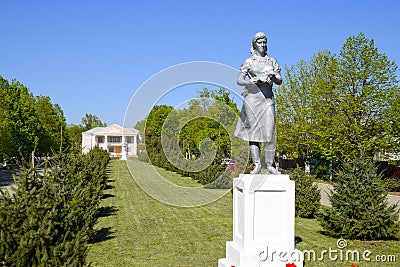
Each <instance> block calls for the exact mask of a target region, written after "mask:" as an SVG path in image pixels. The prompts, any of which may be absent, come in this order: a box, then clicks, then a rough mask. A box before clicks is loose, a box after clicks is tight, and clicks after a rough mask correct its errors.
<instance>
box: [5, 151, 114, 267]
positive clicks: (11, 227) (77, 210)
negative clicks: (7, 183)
mask: <svg viewBox="0 0 400 267" xmlns="http://www.w3.org/2000/svg"><path fill="white" fill-rule="evenodd" d="M108 161H109V157H108V154H107V152H106V151H104V150H102V149H99V148H95V149H92V150H91V151H90V152H89V153H88V154H86V155H82V154H81V152H80V151H76V152H71V153H67V154H60V155H57V156H55V157H53V159H52V161H51V163H49V162H46V163H44V166H43V167H44V173H43V174H41V175H39V174H38V172H37V169H35V168H26V169H22V170H21V172H20V174H19V175H18V176H16V177H15V180H16V185H17V186H16V188H15V193H14V194H13V195H10V194H8V193H7V192H3V193H2V196H1V200H0V235H1V239H0V265H1V266H84V265H85V264H86V262H85V259H86V254H87V249H88V242H89V241H90V239H91V238H92V237H93V236H94V234H95V230H94V226H95V224H96V221H97V218H98V208H99V203H100V200H101V197H102V194H103V190H104V189H105V187H106V182H107V164H108Z"/></svg>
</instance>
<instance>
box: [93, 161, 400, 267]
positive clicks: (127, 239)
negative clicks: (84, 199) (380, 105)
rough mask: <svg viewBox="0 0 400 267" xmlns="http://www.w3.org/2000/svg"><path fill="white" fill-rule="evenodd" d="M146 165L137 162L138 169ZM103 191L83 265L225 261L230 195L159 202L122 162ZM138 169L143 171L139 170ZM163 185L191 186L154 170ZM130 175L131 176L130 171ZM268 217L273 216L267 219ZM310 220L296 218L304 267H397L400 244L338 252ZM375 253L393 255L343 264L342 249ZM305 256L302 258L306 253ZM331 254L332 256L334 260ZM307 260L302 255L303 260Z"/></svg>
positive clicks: (354, 245) (356, 244) (353, 244)
mask: <svg viewBox="0 0 400 267" xmlns="http://www.w3.org/2000/svg"><path fill="white" fill-rule="evenodd" d="M146 166H147V168H149V167H150V166H148V165H146V164H142V165H141V168H146ZM110 170H111V174H110V181H109V189H107V190H106V192H105V193H106V195H105V199H103V201H102V207H103V208H102V211H104V212H103V213H102V215H103V217H101V218H100V219H99V222H98V224H97V229H98V230H99V234H98V238H97V241H96V242H95V243H94V244H92V245H91V247H90V251H89V254H88V262H91V263H92V266H107V267H109V266H123V267H125V266H201V267H204V266H217V262H218V259H219V258H224V257H225V242H226V241H229V240H232V195H231V194H230V193H229V194H227V195H225V196H224V197H222V198H221V199H219V200H218V201H215V202H213V203H211V204H208V205H205V206H201V207H196V208H180V207H173V206H169V205H167V204H163V203H161V202H158V201H157V200H155V199H153V198H152V197H150V196H148V195H147V194H146V193H144V192H143V191H142V190H141V189H140V188H139V187H138V186H137V184H136V183H135V181H134V179H133V178H132V176H131V174H130V173H129V171H128V168H127V166H126V163H125V162H123V161H111V163H110ZM141 171H143V169H142V170H141ZM159 171H161V172H163V176H165V177H166V179H168V180H169V181H171V182H173V183H176V184H178V185H181V186H197V183H196V182H195V181H193V180H190V179H189V178H187V177H180V176H179V175H176V174H175V173H172V172H168V171H164V170H159ZM133 175H134V173H133ZM271 219H273V218H271ZM321 232H322V228H321V226H320V225H319V223H318V221H317V220H315V219H301V218H296V236H297V240H299V241H300V242H299V243H298V244H297V248H298V249H299V250H302V251H303V250H313V251H315V253H316V256H315V260H314V259H313V258H311V261H307V262H306V266H307V267H309V266H326V267H332V266H333V267H336V266H337V267H346V266H348V267H351V265H352V264H355V265H357V266H359V267H364V266H370V267H372V266H400V265H399V264H400V242H399V241H377V242H362V241H352V240H347V245H348V246H347V247H346V248H344V249H343V250H342V251H343V252H342V253H344V254H343V255H344V256H343V259H344V260H342V261H340V254H339V253H340V251H339V249H338V247H337V245H336V242H337V239H334V238H330V237H327V236H325V235H323V234H322V233H321ZM329 248H331V250H338V252H337V255H338V259H337V260H336V261H332V260H330V257H329V254H327V253H325V254H324V257H323V259H322V260H319V258H321V253H322V251H323V250H329ZM367 249H368V250H370V251H372V254H370V255H369V257H370V258H371V259H375V256H377V255H395V256H396V262H391V263H382V262H380V263H378V262H372V261H370V262H367V261H363V260H362V258H361V259H360V261H359V262H357V261H345V253H346V251H347V250H358V251H359V252H360V255H362V253H363V252H364V251H365V250H367ZM306 256H307V255H306ZM334 256H335V254H334V253H333V254H332V257H334ZM306 260H307V257H306Z"/></svg>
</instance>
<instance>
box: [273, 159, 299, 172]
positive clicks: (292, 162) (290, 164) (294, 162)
mask: <svg viewBox="0 0 400 267" xmlns="http://www.w3.org/2000/svg"><path fill="white" fill-rule="evenodd" d="M278 162H279V168H282V169H284V170H291V169H296V168H297V167H301V168H304V163H305V162H304V160H303V159H283V158H279V159H278Z"/></svg>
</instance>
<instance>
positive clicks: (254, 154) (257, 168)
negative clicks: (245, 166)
mask: <svg viewBox="0 0 400 267" xmlns="http://www.w3.org/2000/svg"><path fill="white" fill-rule="evenodd" d="M250 155H251V159H252V160H253V164H254V169H253V170H252V171H251V172H250V174H259V173H260V172H261V159H260V146H259V144H256V143H254V144H250Z"/></svg>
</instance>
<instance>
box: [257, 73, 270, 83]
mask: <svg viewBox="0 0 400 267" xmlns="http://www.w3.org/2000/svg"><path fill="white" fill-rule="evenodd" d="M272 75H273V74H272ZM272 75H271V74H265V75H262V76H261V77H260V78H259V80H260V81H261V82H263V83H269V84H272V80H271V78H272Z"/></svg>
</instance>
